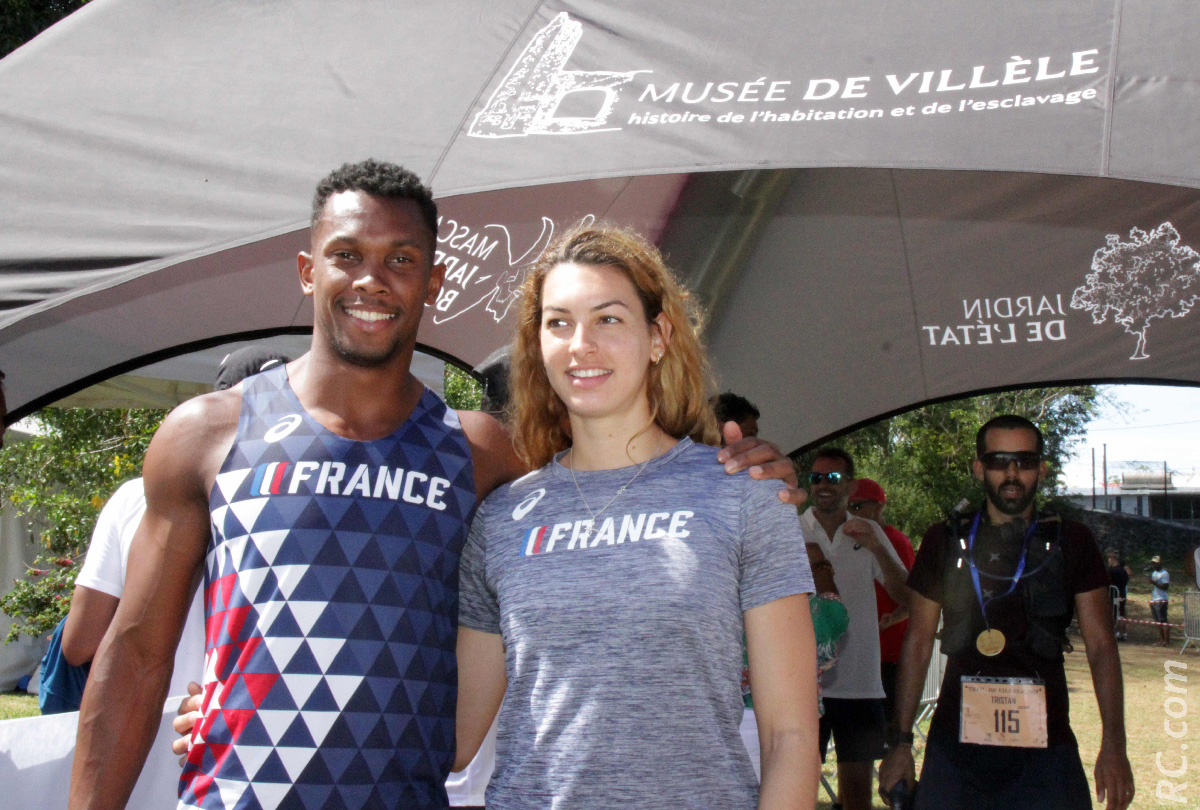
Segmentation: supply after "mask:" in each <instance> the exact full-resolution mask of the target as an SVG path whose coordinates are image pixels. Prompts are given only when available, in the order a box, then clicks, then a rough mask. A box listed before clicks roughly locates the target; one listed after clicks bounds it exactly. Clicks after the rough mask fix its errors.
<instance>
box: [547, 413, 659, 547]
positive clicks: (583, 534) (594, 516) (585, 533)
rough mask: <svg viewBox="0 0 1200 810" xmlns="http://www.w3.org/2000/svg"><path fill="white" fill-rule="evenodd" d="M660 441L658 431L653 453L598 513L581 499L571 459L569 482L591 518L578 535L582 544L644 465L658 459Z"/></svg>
mask: <svg viewBox="0 0 1200 810" xmlns="http://www.w3.org/2000/svg"><path fill="white" fill-rule="evenodd" d="M662 440H663V434H662V432H661V431H660V432H659V434H658V443H657V444H655V445H654V452H653V453H651V454H650V455H649V457H648V458H647V459H646V460H645V461H643V462H642V463H641V464H639V465H638V468H637V470H636V471H635V472H634V474H633V476H632V477H631V478H630V479H629V480H628V481H626V482H625V483H624V484H622V485H621V488H620V489H618V490H617V494H616V495H613V496H612V497H611V498H609V499H608V503H606V504H604V506H602V507H601V508H600V510H599V511H598V512H593V511H592V507H591V506H589V505H588V502H587V498H585V497H583V490H582V489H580V488H579V479H578V478H576V477H575V459H574V458H572V459H571V466H570V467H568V468H567V469H569V470H570V471H571V480H572V481H574V482H575V491H576V492H578V493H579V500H581V501H583V508H584V509H587V510H588V514H589V515H591V516H592V525H591V526H588V527H586V528H584V530H583V531H582V532H581V533H580V535H581V539H582V540H583V542H584V543H586V542H588V540H590V539H591V537H592V531H593V530H594V529H596V528H597V527H596V521H597V520H599V519H600V516H601V515H603V514H604V513H605V512H606V511H607V510H608V507H610V506H612V505H613V501H615V500H616V499H617V498H619V497H621V493H622V492H624V491H625V490H627V489H629V485H630V484H632V483H633V482H634V481H636V480H637V477H638V476H639V475H641V474H642V470H644V469H646V465H647V464H649V463H650V462H651V460H652V459H655V458H657V457H658V449H659V448H660V447H662ZM572 453H574V450H572Z"/></svg>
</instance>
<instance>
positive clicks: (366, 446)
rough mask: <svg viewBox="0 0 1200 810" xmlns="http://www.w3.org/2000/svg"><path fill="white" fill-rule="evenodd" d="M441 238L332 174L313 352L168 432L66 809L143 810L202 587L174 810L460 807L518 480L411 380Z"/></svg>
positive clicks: (308, 273)
mask: <svg viewBox="0 0 1200 810" xmlns="http://www.w3.org/2000/svg"><path fill="white" fill-rule="evenodd" d="M436 234H437V210H436V207H435V206H434V203H433V200H432V197H431V196H430V193H429V190H428V189H427V188H425V187H424V186H422V185H421V183H420V181H419V180H418V179H417V178H416V177H415V176H414V175H412V174H411V173H410V172H407V171H405V170H403V169H401V168H400V167H398V166H394V165H392V164H383V163H378V162H375V161H365V162H363V163H360V164H354V165H347V166H343V167H342V168H341V169H339V170H338V171H335V172H334V173H332V174H331V175H330V176H329V177H327V178H325V180H323V181H322V182H321V184H320V185H319V186H318V188H317V194H316V196H315V199H314V205H313V227H312V236H311V246H312V249H311V253H301V254H300V255H299V257H298V268H299V274H300V282H301V286H302V288H303V290H304V292H305V294H306V295H309V296H311V297H312V299H313V306H314V325H313V342H312V347H311V350H310V351H309V352H308V353H307V354H305V355H304V356H302V357H300V358H299V359H297V360H296V361H294V362H292V363H290V364H288V365H287V367H286V368H279V369H276V370H273V371H270V372H267V373H265V374H263V375H259V376H258V377H255V378H253V381H252V382H247V383H246V384H245V385H244V386H238V387H235V388H233V389H230V390H228V391H218V392H214V393H213V394H210V395H207V396H204V397H199V398H197V399H195V400H192V401H190V402H188V403H186V404H184V405H182V406H180V407H179V408H177V409H176V410H175V411H174V412H172V413H171V414H170V415H169V416H168V417H167V419H166V420H165V421H164V422H163V425H162V427H161V428H160V429H159V432H158V434H157V435H156V436H155V438H154V441H153V442H152V443H151V446H150V449H149V451H148V453H147V455H146V461H145V466H144V471H143V472H144V478H145V483H146V501H147V511H146V516H145V518H144V519H143V521H142V524H141V527H140V528H139V529H138V532H137V536H136V538H135V540H134V547H133V553H132V554H131V555H130V561H129V570H128V577H127V582H126V590H125V594H124V596H123V598H122V600H121V603H120V606H119V607H118V609H117V612H116V615H115V616H114V618H113V621H112V624H111V625H110V628H109V630H108V633H107V635H106V636H105V639H104V641H103V642H102V643H101V645H100V648H99V650H98V652H97V656H96V660H95V662H94V663H93V666H92V671H91V681H90V683H89V686H88V689H87V692H86V694H85V695H84V701H83V707H82V709H81V714H80V724H79V738H78V743H77V747H76V755H75V763H74V770H73V773H72V784H71V800H70V807H71V808H72V810H83V809H84V808H120V807H123V806H124V804H125V802H126V800H127V799H128V796H129V793H130V791H131V790H132V787H133V784H134V782H135V780H136V778H137V775H138V772H139V770H140V767H141V763H142V762H143V760H144V759H145V756H146V753H147V750H148V748H149V745H150V743H151V740H152V738H153V736H154V728H155V726H156V724H157V719H158V717H159V713H160V711H161V708H162V705H163V700H164V699H165V697H166V685H167V679H168V677H169V675H170V671H171V661H172V657H173V655H174V648H175V644H176V642H177V640H178V638H179V632H180V628H181V626H182V622H183V618H184V615H185V612H186V606H187V603H188V601H189V597H190V591H191V588H192V583H193V581H194V579H195V577H196V576H197V573H198V572H200V571H201V570H203V587H204V589H205V591H204V596H205V614H206V628H207V640H206V649H207V654H206V667H205V669H206V672H205V677H204V685H203V692H202V696H201V697H202V703H201V709H200V711H201V717H200V720H199V726H198V728H197V729H196V731H195V732H194V736H193V741H192V746H191V749H190V751H189V753H188V756H187V764H186V766H185V770H184V774H183V777H182V781H181V806H182V807H204V808H216V807H221V808H233V807H238V808H247V809H248V810H253V809H254V808H263V810H274V809H275V808H300V809H301V810H315V809H316V808H334V807H337V808H368V807H370V808H441V807H445V806H446V796H445V792H444V788H443V781H444V780H445V778H446V774H447V772H448V771H449V769H450V766H451V763H452V761H453V758H454V706H455V697H456V688H457V684H456V665H455V646H454V645H455V630H456V625H457V600H458V574H457V567H458V558H459V552H460V550H461V548H462V543H463V540H464V537H465V530H466V524H467V521H468V519H469V516H470V514H471V512H472V510H473V508H474V505H475V503H476V501H477V500H478V499H481V498H483V497H484V496H485V495H486V494H487V493H489V492H490V491H491V490H492V489H494V488H495V487H496V486H498V485H499V484H501V483H504V482H506V481H509V480H512V479H513V478H515V477H517V476H518V475H520V474H521V473H522V472H524V471H523V470H522V469H521V467H520V464H519V462H518V461H517V459H516V457H515V455H514V453H513V451H512V445H511V441H510V439H509V437H508V435H507V434H506V433H505V432H504V430H503V428H501V427H500V426H499V424H498V423H497V422H496V421H495V420H494V419H493V418H491V417H490V416H487V415H484V414H481V413H477V412H460V413H456V412H455V411H451V410H448V409H447V408H446V406H445V405H444V404H443V403H442V402H441V400H440V399H438V398H437V397H436V396H435V395H434V394H432V393H431V392H430V391H428V390H427V389H425V387H424V386H423V385H422V384H421V383H420V382H419V381H418V380H417V379H416V378H415V377H414V376H413V375H412V374H411V373H410V370H409V366H410V363H411V359H412V355H413V351H414V349H415V346H416V339H417V328H418V325H419V323H420V320H421V316H422V312H423V309H424V306H425V305H426V304H429V303H433V302H434V301H435V300H436V297H437V294H438V291H439V289H440V286H441V282H442V277H443V274H444V272H445V268H444V267H443V266H442V265H437V264H434V251H435V247H436ZM731 449H733V450H734V451H735V452H736V453H738V454H737V455H736V457H734V458H732V459H730V463H729V464H727V467H729V468H731V471H733V470H735V469H744V468H746V467H747V466H749V465H751V464H756V465H759V466H762V467H763V468H764V470H763V474H760V476H759V477H764V476H772V477H785V473H786V471H787V470H788V469H790V462H787V461H786V460H782V461H780V460H779V457H778V452H777V451H775V450H774V449H773V448H770V447H769V446H765V445H761V444H756V445H750V444H749V443H747V444H744V445H741V446H739V447H735V448H731ZM729 455H730V454H729V452H728V451H725V453H724V454H723V455H722V456H720V457H719V458H721V460H725V459H726V458H727V457H728V456H729ZM793 497H795V496H794V495H793Z"/></svg>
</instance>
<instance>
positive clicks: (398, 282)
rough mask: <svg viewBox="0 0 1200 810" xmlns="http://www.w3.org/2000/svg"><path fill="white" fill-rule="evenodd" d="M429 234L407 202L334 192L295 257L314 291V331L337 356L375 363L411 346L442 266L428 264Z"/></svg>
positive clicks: (307, 287) (309, 291) (431, 248)
mask: <svg viewBox="0 0 1200 810" xmlns="http://www.w3.org/2000/svg"><path fill="white" fill-rule="evenodd" d="M434 242H435V236H434V234H432V233H430V232H429V229H428V227H427V226H426V225H425V222H424V220H423V219H422V217H421V211H420V207H419V206H418V205H417V204H416V203H415V202H413V201H412V200H407V199H398V200H393V199H386V198H381V197H375V196H372V195H370V194H368V193H366V192H363V191H343V192H340V193H338V194H334V195H332V196H331V197H330V198H329V199H328V200H327V201H326V202H325V207H324V209H323V211H322V213H321V216H320V218H319V219H318V221H317V223H316V225H314V227H313V231H312V253H311V254H303V253H302V254H301V255H300V259H299V268H300V280H301V286H302V287H303V289H304V292H305V294H306V295H311V296H313V306H314V310H315V312H314V320H315V326H314V334H316V335H319V336H320V337H321V338H322V339H324V340H325V341H326V342H327V343H328V345H329V346H330V348H331V349H332V350H333V352H334V354H336V355H337V356H338V357H340V358H341V359H343V360H345V361H347V362H349V363H352V364H354V365H358V366H368V367H370V366H380V365H384V364H386V363H387V362H388V361H389V360H391V359H392V358H394V357H396V356H397V355H398V354H401V353H403V350H404V349H406V348H407V349H410V350H411V348H412V347H413V346H415V345H416V339H417V328H418V326H419V325H420V323H421V316H422V314H423V312H424V305H425V304H426V303H430V304H431V303H433V302H434V301H435V300H436V298H437V294H438V291H439V290H440V289H441V283H442V277H443V275H444V273H445V267H444V266H442V265H435V264H433V253H434Z"/></svg>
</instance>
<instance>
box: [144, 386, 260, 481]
mask: <svg viewBox="0 0 1200 810" xmlns="http://www.w3.org/2000/svg"><path fill="white" fill-rule="evenodd" d="M241 401H242V397H241V386H234V387H233V388H230V389H228V390H225V391H214V392H212V393H211V394H204V395H202V396H199V397H195V398H193V399H190V400H188V401H187V402H185V403H183V404H182V405H180V406H179V407H177V408H175V410H173V411H171V412H170V413H169V414H167V417H166V419H164V420H163V423H162V425H161V426H160V427H159V428H158V432H157V433H155V434H154V440H153V441H152V442H151V443H150V449H149V451H148V452H147V454H146V466H145V469H144V474H145V478H146V486H147V491H148V492H149V490H150V489H152V488H153V489H157V488H158V487H159V486H162V485H164V484H167V485H171V484H174V485H180V484H183V483H184V482H185V481H190V482H193V483H194V484H195V485H196V486H198V487H201V488H202V489H203V490H204V491H205V492H207V489H208V487H209V486H211V484H212V481H213V480H215V478H216V475H217V472H218V471H219V470H220V467H221V464H222V462H224V460H225V456H226V455H227V454H228V453H229V448H230V446H231V445H232V443H233V439H234V436H235V435H236V433H237V425H238V416H239V415H240V413H241Z"/></svg>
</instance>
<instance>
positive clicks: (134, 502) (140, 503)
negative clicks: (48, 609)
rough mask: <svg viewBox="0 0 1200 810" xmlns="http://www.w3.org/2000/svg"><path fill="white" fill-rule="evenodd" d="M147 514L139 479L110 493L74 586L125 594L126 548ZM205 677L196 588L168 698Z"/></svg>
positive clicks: (201, 616) (200, 602)
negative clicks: (190, 683)
mask: <svg viewBox="0 0 1200 810" xmlns="http://www.w3.org/2000/svg"><path fill="white" fill-rule="evenodd" d="M145 512H146V493H145V490H144V489H143V487H142V479H140V478H135V479H134V480H132V481H127V482H125V483H124V484H122V485H121V486H120V488H119V489H117V491H116V492H114V493H113V496H112V497H111V498H109V499H108V503H106V504H105V505H104V508H103V509H101V510H100V517H99V518H97V520H96V530H95V531H93V532H92V542H91V545H89V546H88V553H87V559H86V560H84V563H83V567H82V568H81V569H80V570H79V575H78V576H77V577H76V578H75V584H76V585H82V586H83V587H85V588H91V589H92V590H93V591H100V592H101V593H106V594H108V595H109V596H115V597H117V598H118V599H120V598H121V594H122V593H124V592H125V571H126V568H127V567H128V564H129V548H130V546H131V545H132V544H133V535H134V533H135V532H136V531H137V527H138V524H140V523H141V522H142V515H143V514H145ZM203 676H204V595H203V593H202V589H200V588H197V589H196V598H195V599H193V600H192V606H191V607H190V608H188V615H187V622H186V623H185V624H184V626H183V635H182V636H181V637H180V639H179V647H177V648H176V650H175V670H174V672H172V674H171V685H170V687H169V688H168V690H167V695H168V696H172V697H173V696H176V695H186V694H187V685H188V681H195V682H196V683H200V682H201V680H202V678H203Z"/></svg>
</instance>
